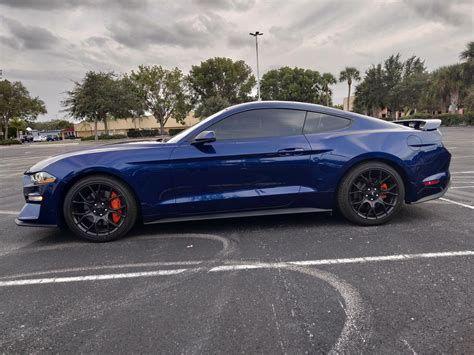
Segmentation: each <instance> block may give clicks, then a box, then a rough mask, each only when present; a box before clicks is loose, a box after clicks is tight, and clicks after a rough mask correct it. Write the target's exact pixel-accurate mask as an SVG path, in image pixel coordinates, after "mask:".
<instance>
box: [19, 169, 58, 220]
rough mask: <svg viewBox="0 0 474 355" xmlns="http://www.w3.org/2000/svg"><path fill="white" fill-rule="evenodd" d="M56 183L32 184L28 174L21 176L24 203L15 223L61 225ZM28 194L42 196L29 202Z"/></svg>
mask: <svg viewBox="0 0 474 355" xmlns="http://www.w3.org/2000/svg"><path fill="white" fill-rule="evenodd" d="M58 186H59V185H58V183H56V182H54V183H49V184H45V185H34V184H33V183H32V182H31V179H30V177H29V175H24V176H23V194H24V197H25V200H26V204H25V205H24V206H23V208H22V209H21V211H20V214H19V215H18V217H17V219H16V220H15V223H16V224H17V225H19V226H37V227H55V226H61V225H62V223H61V220H60V217H59V216H61V214H60V213H59V212H60V211H59V210H58V206H59V203H58V201H59V199H58V195H59V191H58ZM28 194H35V195H41V196H43V201H42V202H30V201H28V200H27V196H28Z"/></svg>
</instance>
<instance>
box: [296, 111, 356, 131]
mask: <svg viewBox="0 0 474 355" xmlns="http://www.w3.org/2000/svg"><path fill="white" fill-rule="evenodd" d="M350 123H351V121H350V120H346V119H345V118H341V117H336V116H331V115H326V114H324V113H316V112H308V115H307V116H306V122H305V124H304V133H305V134H311V133H318V132H327V131H335V130H337V129H341V128H344V127H347V126H349V124H350Z"/></svg>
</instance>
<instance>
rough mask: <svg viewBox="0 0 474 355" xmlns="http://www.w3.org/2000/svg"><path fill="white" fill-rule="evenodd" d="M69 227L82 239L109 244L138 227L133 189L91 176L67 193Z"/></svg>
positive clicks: (115, 180) (105, 177)
mask: <svg viewBox="0 0 474 355" xmlns="http://www.w3.org/2000/svg"><path fill="white" fill-rule="evenodd" d="M63 212H64V218H65V220H66V224H67V225H68V227H69V228H70V229H71V230H72V231H73V232H74V233H75V234H77V235H78V236H80V237H81V238H84V239H87V240H90V241H95V242H106V241H111V240H114V239H117V238H120V237H122V236H124V235H125V234H126V233H127V232H128V231H129V230H130V229H131V228H132V227H133V225H134V224H135V222H136V219H137V207H136V202H135V199H134V196H133V194H132V193H131V191H130V189H129V188H128V187H127V186H126V185H125V184H124V183H122V182H121V181H120V180H118V179H115V178H111V177H109V176H99V175H97V176H90V177H86V178H84V179H82V180H80V181H78V182H77V183H76V184H74V186H73V187H72V188H71V189H70V190H69V191H68V193H67V195H66V197H65V199H64V206H63Z"/></svg>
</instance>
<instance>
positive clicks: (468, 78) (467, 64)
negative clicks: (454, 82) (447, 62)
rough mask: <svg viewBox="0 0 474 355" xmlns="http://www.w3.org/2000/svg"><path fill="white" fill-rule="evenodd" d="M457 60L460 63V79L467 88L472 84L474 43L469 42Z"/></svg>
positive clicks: (473, 80)
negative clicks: (461, 78)
mask: <svg viewBox="0 0 474 355" xmlns="http://www.w3.org/2000/svg"><path fill="white" fill-rule="evenodd" d="M459 58H460V59H461V60H462V61H464V63H462V77H463V79H464V81H465V82H466V84H467V85H468V86H471V85H472V84H473V82H474V42H469V43H468V44H467V45H466V49H465V50H464V51H462V52H461V54H460V55H459Z"/></svg>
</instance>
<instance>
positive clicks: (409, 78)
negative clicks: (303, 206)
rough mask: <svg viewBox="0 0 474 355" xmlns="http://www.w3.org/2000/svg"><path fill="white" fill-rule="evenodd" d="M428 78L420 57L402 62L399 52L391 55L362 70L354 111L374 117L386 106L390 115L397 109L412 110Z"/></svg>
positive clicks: (414, 109)
mask: <svg viewBox="0 0 474 355" xmlns="http://www.w3.org/2000/svg"><path fill="white" fill-rule="evenodd" d="M428 78H429V77H428V74H427V73H426V68H425V65H424V61H423V60H421V59H420V58H418V57H416V56H412V57H410V58H408V59H407V60H406V61H402V60H401V57H400V54H393V55H391V56H390V57H388V58H387V59H386V60H385V61H384V62H383V64H378V65H376V66H375V65H372V66H371V67H370V68H369V69H368V70H367V71H366V72H365V76H364V79H363V80H362V82H361V83H360V84H359V85H358V86H357V88H356V100H355V107H356V111H359V112H365V113H367V114H372V115H375V116H377V115H378V113H379V112H380V110H382V109H384V108H387V111H388V114H389V117H391V116H392V115H393V113H394V112H396V111H405V113H410V112H415V111H416V109H417V107H418V106H419V105H420V104H419V103H420V100H421V97H422V95H423V93H424V92H425V91H426V89H427V87H428Z"/></svg>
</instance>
